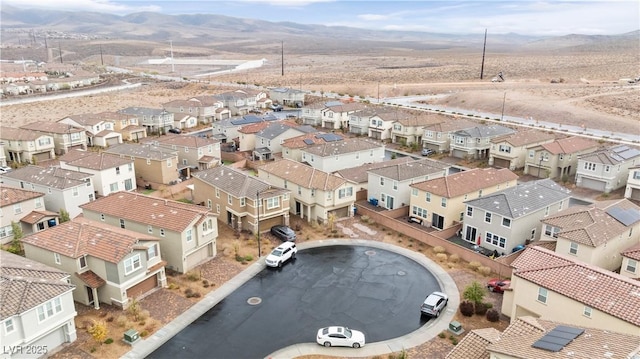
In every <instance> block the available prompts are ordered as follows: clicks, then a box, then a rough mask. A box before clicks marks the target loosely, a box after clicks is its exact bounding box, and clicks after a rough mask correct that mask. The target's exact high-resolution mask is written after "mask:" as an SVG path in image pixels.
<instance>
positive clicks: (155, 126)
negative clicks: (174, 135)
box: [118, 107, 173, 134]
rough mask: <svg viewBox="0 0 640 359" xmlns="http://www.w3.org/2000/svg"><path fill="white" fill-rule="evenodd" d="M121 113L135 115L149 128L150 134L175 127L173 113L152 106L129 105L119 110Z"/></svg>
mask: <svg viewBox="0 0 640 359" xmlns="http://www.w3.org/2000/svg"><path fill="white" fill-rule="evenodd" d="M118 112H119V113H122V114H125V115H129V116H135V117H136V118H137V119H138V123H139V124H140V125H142V126H144V127H145V128H146V129H147V133H148V134H163V133H167V132H168V131H169V130H170V129H171V128H173V113H171V112H169V111H167V110H165V109H161V108H150V107H127V108H123V109H121V110H118Z"/></svg>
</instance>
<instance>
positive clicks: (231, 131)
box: [213, 115, 278, 144]
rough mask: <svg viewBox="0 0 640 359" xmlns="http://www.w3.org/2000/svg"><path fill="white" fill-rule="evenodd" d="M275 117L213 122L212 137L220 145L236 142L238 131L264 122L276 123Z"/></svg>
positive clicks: (250, 116)
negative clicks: (220, 143)
mask: <svg viewBox="0 0 640 359" xmlns="http://www.w3.org/2000/svg"><path fill="white" fill-rule="evenodd" d="M277 120H278V118H277V117H275V116H263V117H258V116H256V115H244V116H242V117H240V118H229V119H225V120H221V121H218V122H215V123H214V124H213V137H215V138H217V139H219V140H220V142H222V143H226V142H232V141H233V142H236V144H237V142H238V141H239V138H240V132H239V130H240V129H241V128H243V127H244V126H247V125H250V124H254V123H259V122H265V121H277Z"/></svg>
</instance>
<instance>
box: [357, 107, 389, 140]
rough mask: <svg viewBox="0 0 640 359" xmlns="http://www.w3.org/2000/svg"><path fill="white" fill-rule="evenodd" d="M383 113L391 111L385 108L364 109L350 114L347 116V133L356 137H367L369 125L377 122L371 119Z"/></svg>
mask: <svg viewBox="0 0 640 359" xmlns="http://www.w3.org/2000/svg"><path fill="white" fill-rule="evenodd" d="M383 111H391V108H389V107H385V106H375V107H366V108H364V109H362V110H358V111H355V112H353V113H351V114H350V115H349V133H353V134H354V135H358V136H368V135H369V124H370V123H373V124H377V122H374V121H372V117H374V116H376V114H378V113H380V112H383ZM378 139H379V138H378Z"/></svg>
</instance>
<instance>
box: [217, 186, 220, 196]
mask: <svg viewBox="0 0 640 359" xmlns="http://www.w3.org/2000/svg"><path fill="white" fill-rule="evenodd" d="M216 198H220V188H216Z"/></svg>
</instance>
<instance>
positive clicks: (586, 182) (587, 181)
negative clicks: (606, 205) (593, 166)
mask: <svg viewBox="0 0 640 359" xmlns="http://www.w3.org/2000/svg"><path fill="white" fill-rule="evenodd" d="M606 185H607V184H606V183H605V182H603V181H598V180H594V179H593V178H584V177H583V178H582V184H581V185H580V187H584V188H589V189H593V190H596V191H600V192H604V188H605V186H606Z"/></svg>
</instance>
